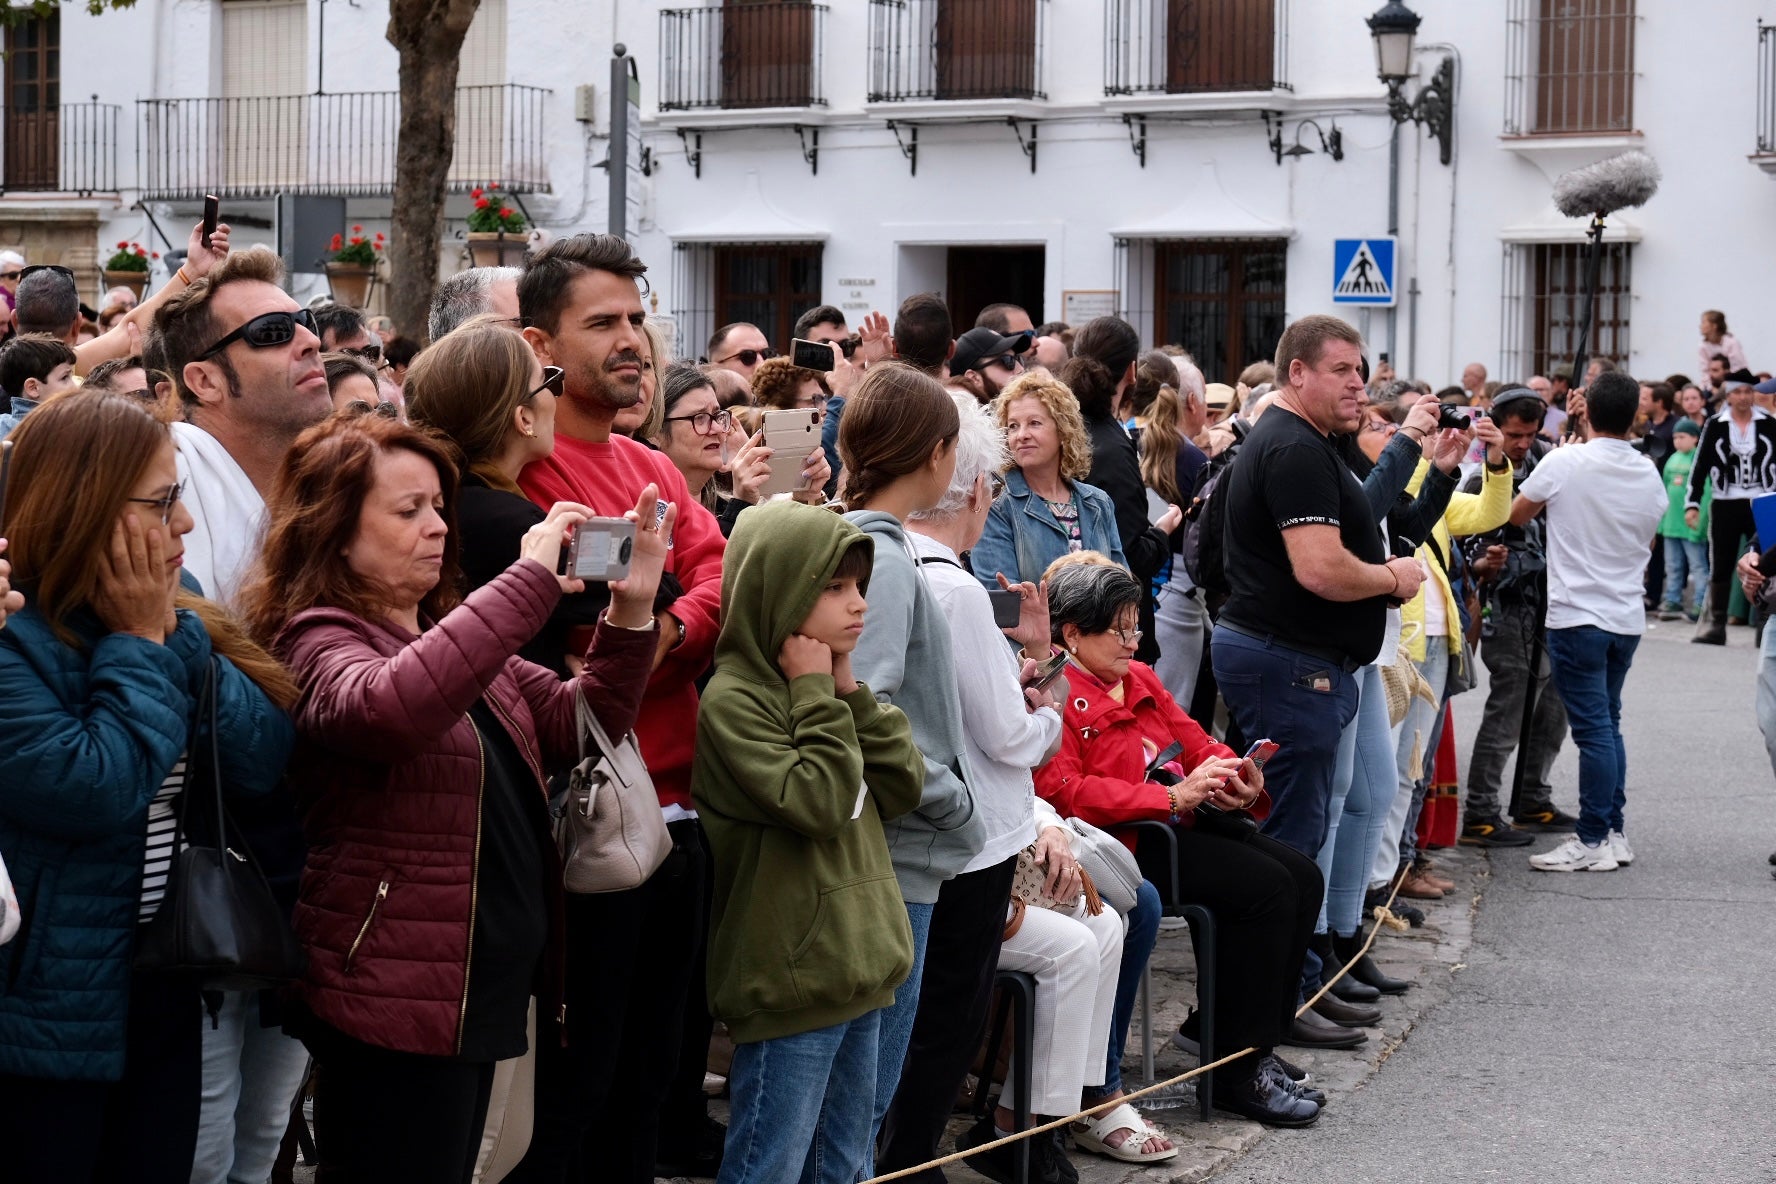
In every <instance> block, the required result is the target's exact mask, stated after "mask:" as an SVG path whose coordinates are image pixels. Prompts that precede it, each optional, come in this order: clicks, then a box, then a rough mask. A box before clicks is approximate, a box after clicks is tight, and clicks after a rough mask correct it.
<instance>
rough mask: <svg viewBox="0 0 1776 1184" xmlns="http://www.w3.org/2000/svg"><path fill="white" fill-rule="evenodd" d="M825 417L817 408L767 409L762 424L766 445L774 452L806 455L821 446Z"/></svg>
mask: <svg viewBox="0 0 1776 1184" xmlns="http://www.w3.org/2000/svg"><path fill="white" fill-rule="evenodd" d="M823 418H824V416H823V415H822V414H821V413H820V412H819V411H815V410H788V411H767V412H765V419H764V423H763V425H762V426H763V428H764V432H765V441H764V443H765V447H766V448H769V449H770V450H771V451H772V452H773V453H783V452H799V453H801V454H802V455H803V456H806V455H807V454H808V453H810V452H813V451H814V450H815V449H816V448H818V447H819V446H820V425H821V421H822V419H823Z"/></svg>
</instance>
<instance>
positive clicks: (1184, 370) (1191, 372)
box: [1172, 354, 1209, 403]
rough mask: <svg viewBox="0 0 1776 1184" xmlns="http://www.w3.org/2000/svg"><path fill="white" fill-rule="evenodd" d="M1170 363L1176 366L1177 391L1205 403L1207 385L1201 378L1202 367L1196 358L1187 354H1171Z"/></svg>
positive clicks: (1207, 392) (1207, 391) (1207, 390)
mask: <svg viewBox="0 0 1776 1184" xmlns="http://www.w3.org/2000/svg"><path fill="white" fill-rule="evenodd" d="M1172 365H1174V366H1176V367H1177V368H1178V393H1179V394H1181V395H1187V396H1189V397H1190V398H1193V399H1195V400H1196V401H1197V402H1199V403H1206V401H1207V399H1208V394H1209V387H1208V384H1207V383H1206V382H1205V381H1204V380H1203V372H1202V368H1201V367H1200V366H1198V365H1197V364H1196V359H1195V358H1192V357H1191V356H1190V355H1189V354H1173V355H1172Z"/></svg>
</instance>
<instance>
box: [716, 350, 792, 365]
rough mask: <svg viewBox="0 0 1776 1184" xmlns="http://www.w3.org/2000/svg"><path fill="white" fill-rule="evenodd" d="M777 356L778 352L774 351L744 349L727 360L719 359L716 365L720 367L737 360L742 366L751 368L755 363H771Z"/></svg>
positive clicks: (730, 355)
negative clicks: (724, 363)
mask: <svg viewBox="0 0 1776 1184" xmlns="http://www.w3.org/2000/svg"><path fill="white" fill-rule="evenodd" d="M776 356H777V351H776V350H774V349H743V350H741V351H740V352H739V353H737V354H729V355H728V356H727V357H725V358H717V359H716V360H715V364H716V365H718V366H719V365H721V364H722V363H723V362H732V361H736V360H737V361H739V363H740V364H741V365H742V366H750V365H752V364H753V363H755V362H764V361H769V360H770V359H772V358H774V357H776Z"/></svg>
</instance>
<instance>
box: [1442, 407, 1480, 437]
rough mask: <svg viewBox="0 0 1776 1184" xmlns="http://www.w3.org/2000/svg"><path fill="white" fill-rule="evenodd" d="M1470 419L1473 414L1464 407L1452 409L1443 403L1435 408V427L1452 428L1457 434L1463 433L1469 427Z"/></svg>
mask: <svg viewBox="0 0 1776 1184" xmlns="http://www.w3.org/2000/svg"><path fill="white" fill-rule="evenodd" d="M1472 417H1473V412H1472V411H1470V410H1469V409H1468V408H1466V407H1452V406H1450V405H1449V404H1448V403H1444V404H1441V405H1440V406H1438V408H1437V426H1438V427H1439V428H1454V429H1455V430H1456V431H1458V432H1465V431H1467V430H1468V427H1469V426H1470V425H1469V420H1470V419H1471V418H1472Z"/></svg>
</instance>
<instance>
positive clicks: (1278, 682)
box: [1209, 622, 1357, 979]
mask: <svg viewBox="0 0 1776 1184" xmlns="http://www.w3.org/2000/svg"><path fill="white" fill-rule="evenodd" d="M1209 647H1210V648H1209V654H1210V658H1211V661H1212V663H1213V666H1214V670H1215V681H1216V683H1218V684H1219V685H1220V687H1221V697H1222V698H1223V699H1225V700H1226V701H1227V710H1228V712H1229V713H1231V714H1232V716H1233V720H1234V722H1235V723H1236V724H1238V725H1239V730H1240V732H1241V734H1242V735H1244V736H1245V737H1246V739H1247V740H1248V741H1256V740H1261V739H1269V740H1274V741H1276V743H1277V744H1278V746H1279V747H1278V748H1277V754H1276V755H1275V756H1273V757H1271V758H1270V763H1269V764H1267V765H1265V766H1264V787H1265V789H1266V790H1267V791H1269V793H1270V800H1271V807H1270V816H1269V817H1268V818H1266V819H1265V820H1264V826H1263V828H1262V829H1263V832H1264V833H1265V834H1267V835H1269V836H1270V837H1271V838H1273V839H1276V840H1277V841H1278V842H1280V843H1284V844H1286V845H1288V846H1290V847H1293V848H1294V849H1295V850H1297V851H1299V852H1301V854H1303V855H1305V856H1307V857H1308V858H1309V859H1312V858H1313V857H1314V856H1315V855H1317V854H1319V851H1320V848H1321V847H1322V846H1324V845H1325V842H1326V835H1327V834H1328V832H1329V831H1330V828H1331V815H1332V782H1333V772H1334V769H1335V768H1336V766H1337V761H1338V744H1339V740H1340V739H1341V738H1342V736H1343V734H1344V729H1345V727H1346V726H1347V725H1348V724H1349V723H1350V722H1351V720H1353V719H1355V718H1356V715H1357V679H1356V676H1355V675H1354V674H1350V673H1347V672H1346V671H1345V670H1344V669H1343V668H1342V667H1339V666H1334V665H1332V664H1331V663H1329V662H1327V661H1326V659H1324V658H1316V657H1314V656H1313V655H1312V654H1304V653H1302V652H1301V651H1300V650H1293V649H1290V648H1288V647H1287V646H1285V645H1283V644H1281V643H1280V642H1278V641H1275V640H1262V639H1259V638H1256V637H1252V636H1249V635H1247V634H1245V633H1238V632H1235V631H1234V629H1232V628H1229V627H1228V626H1227V624H1226V622H1222V623H1221V624H1220V625H1218V626H1217V627H1216V629H1215V632H1214V634H1213V635H1212V636H1211V638H1210V641H1209ZM1319 974H1320V960H1319V958H1318V957H1317V956H1316V955H1315V954H1314V952H1313V951H1312V950H1309V951H1307V960H1306V963H1305V964H1304V965H1303V967H1302V976H1303V978H1304V979H1318V977H1319Z"/></svg>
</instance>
